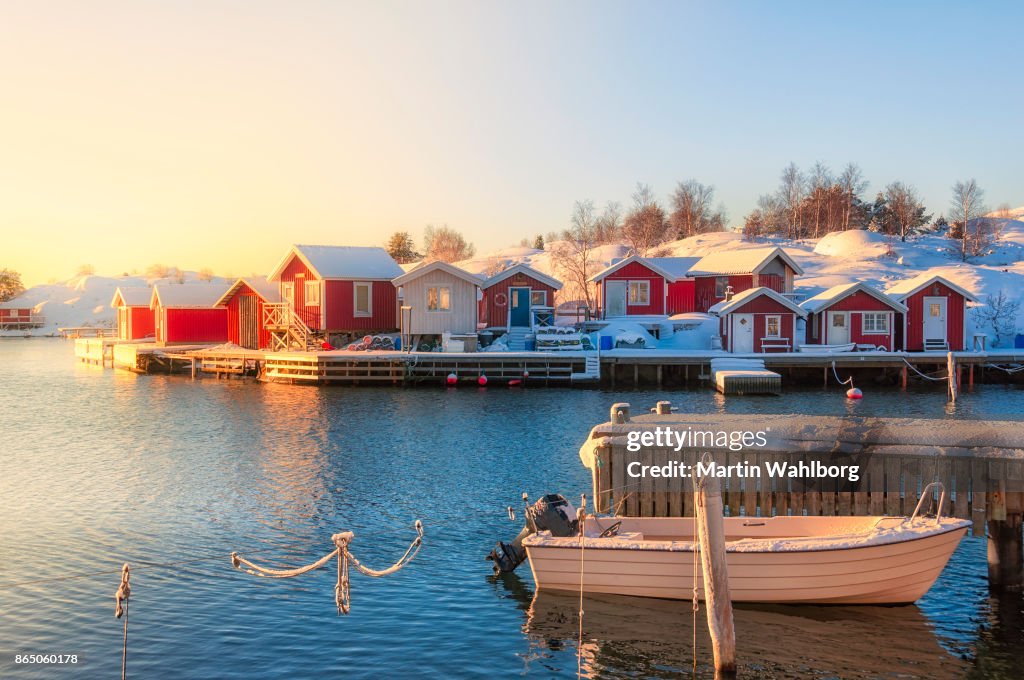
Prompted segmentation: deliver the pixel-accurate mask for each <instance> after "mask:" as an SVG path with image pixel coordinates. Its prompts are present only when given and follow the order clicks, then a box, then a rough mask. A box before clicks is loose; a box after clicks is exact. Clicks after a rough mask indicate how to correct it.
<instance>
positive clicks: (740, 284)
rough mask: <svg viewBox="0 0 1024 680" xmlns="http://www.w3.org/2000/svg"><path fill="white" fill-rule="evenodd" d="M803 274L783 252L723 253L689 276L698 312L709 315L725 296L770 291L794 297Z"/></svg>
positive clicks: (703, 260) (708, 258) (713, 255)
mask: <svg viewBox="0 0 1024 680" xmlns="http://www.w3.org/2000/svg"><path fill="white" fill-rule="evenodd" d="M803 273H804V270H803V269H801V268H800V265H798V264H797V263H796V261H795V260H794V259H793V258H792V257H790V256H789V254H788V253H787V252H786V251H785V250H783V249H782V248H749V249H745V250H723V251H717V252H714V253H711V254H710V255H706V256H704V257H702V258H700V260H699V261H698V262H696V263H695V264H694V265H693V266H692V267H691V268H690V269H689V270H688V271H687V276H688V277H690V278H692V279H693V280H694V309H693V310H692V311H695V312H707V311H708V310H710V309H711V307H712V305H715V304H717V303H719V302H721V301H723V300H725V297H726V292H727V291H729V289H732V293H733V294H736V293H742V292H743V291H745V290H748V289H750V288H758V287H764V288H770V289H771V290H774V291H775V292H776V293H783V294H791V293H792V292H793V279H794V278H795V277H797V276H799V275H801V274H803Z"/></svg>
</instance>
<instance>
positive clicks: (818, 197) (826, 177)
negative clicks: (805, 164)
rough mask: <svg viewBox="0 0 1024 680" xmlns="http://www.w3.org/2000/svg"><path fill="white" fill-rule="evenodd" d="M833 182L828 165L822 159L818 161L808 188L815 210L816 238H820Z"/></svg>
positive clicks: (809, 179)
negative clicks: (822, 221) (829, 191)
mask: <svg viewBox="0 0 1024 680" xmlns="http://www.w3.org/2000/svg"><path fill="white" fill-rule="evenodd" d="M831 184H832V173H831V172H830V171H829V169H828V167H827V166H826V165H825V164H824V163H822V162H821V161H818V162H816V163H815V164H814V166H813V167H812V168H811V172H810V175H809V176H808V178H807V188H808V190H809V193H810V199H811V204H812V206H813V212H814V238H818V236H819V235H820V233H821V219H822V215H823V213H824V209H825V207H826V206H827V204H828V195H827V194H828V188H829V186H830V185H831Z"/></svg>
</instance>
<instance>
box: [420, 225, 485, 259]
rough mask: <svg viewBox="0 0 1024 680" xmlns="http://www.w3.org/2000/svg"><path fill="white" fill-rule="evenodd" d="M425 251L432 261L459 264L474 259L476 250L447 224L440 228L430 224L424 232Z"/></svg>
mask: <svg viewBox="0 0 1024 680" xmlns="http://www.w3.org/2000/svg"><path fill="white" fill-rule="evenodd" d="M423 251H424V253H425V254H426V257H427V258H428V259H431V260H441V261H442V262H458V261H459V260H466V259H469V258H471V257H473V253H475V252H476V248H474V247H473V244H472V243H469V242H468V241H466V238H465V237H464V236H463V235H462V234H460V233H459V232H457V231H455V230H454V229H452V228H451V227H449V226H448V225H447V224H443V225H441V226H440V227H435V226H434V225H432V224H428V225H427V228H426V229H425V230H424V232H423Z"/></svg>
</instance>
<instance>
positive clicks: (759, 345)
mask: <svg viewBox="0 0 1024 680" xmlns="http://www.w3.org/2000/svg"><path fill="white" fill-rule="evenodd" d="M708 311H709V312H710V313H711V314H714V315H715V316H717V317H718V318H719V334H720V335H721V337H722V348H723V349H725V350H726V351H728V352H736V353H749V352H771V351H782V352H792V351H794V350H795V349H796V345H797V336H796V319H797V317H800V318H804V317H806V316H807V313H806V312H805V311H804V310H803V309H801V308H800V307H799V306H798V305H797V304H795V303H794V302H792V301H791V300H789V299H787V298H785V297H783V296H782V295H781V294H779V293H777V292H776V291H774V290H772V289H771V288H767V287H765V286H759V287H757V288H749V289H747V290H745V291H743V292H742V293H739V294H738V295H734V296H732V297H731V298H730V299H728V300H723V301H722V302H719V303H717V304H715V305H712V306H711V308H710V309H709V310H708Z"/></svg>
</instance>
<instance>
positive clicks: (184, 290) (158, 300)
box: [149, 283, 224, 309]
mask: <svg viewBox="0 0 1024 680" xmlns="http://www.w3.org/2000/svg"><path fill="white" fill-rule="evenodd" d="M223 294H224V284H223V283H158V284H156V285H155V286H153V297H152V298H150V303H149V306H150V308H156V307H157V306H160V307H165V308H166V307H187V308H191V309H205V308H207V307H216V306H217V301H218V300H219V299H220V297H221V296H222V295H223Z"/></svg>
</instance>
